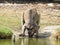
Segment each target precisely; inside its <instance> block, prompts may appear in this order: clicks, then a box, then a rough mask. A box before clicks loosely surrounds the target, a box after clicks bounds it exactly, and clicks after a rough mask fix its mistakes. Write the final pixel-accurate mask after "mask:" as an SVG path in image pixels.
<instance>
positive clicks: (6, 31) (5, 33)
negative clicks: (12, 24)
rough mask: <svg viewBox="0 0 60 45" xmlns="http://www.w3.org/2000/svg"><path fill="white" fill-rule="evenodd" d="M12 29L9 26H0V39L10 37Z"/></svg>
mask: <svg viewBox="0 0 60 45" xmlns="http://www.w3.org/2000/svg"><path fill="white" fill-rule="evenodd" d="M12 34H13V33H12V31H11V29H10V28H8V27H5V26H0V39H6V38H9V39H10V38H11V37H12Z"/></svg>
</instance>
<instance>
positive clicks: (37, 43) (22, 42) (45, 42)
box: [14, 38, 60, 45]
mask: <svg viewBox="0 0 60 45" xmlns="http://www.w3.org/2000/svg"><path fill="white" fill-rule="evenodd" d="M58 42H60V41H56V40H50V39H36V38H20V39H19V40H18V41H16V42H15V44H14V45H60V43H59V44H58Z"/></svg>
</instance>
